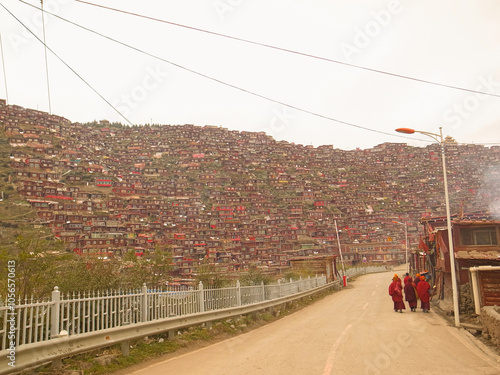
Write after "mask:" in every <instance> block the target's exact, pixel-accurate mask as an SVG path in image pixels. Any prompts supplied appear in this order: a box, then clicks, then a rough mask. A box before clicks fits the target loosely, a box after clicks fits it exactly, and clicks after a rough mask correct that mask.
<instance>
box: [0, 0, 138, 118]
mask: <svg viewBox="0 0 500 375" xmlns="http://www.w3.org/2000/svg"><path fill="white" fill-rule="evenodd" d="M23 3H24V2H23ZM25 4H26V3H25ZM0 5H1V6H2V8H4V9H5V10H6V11H7V12H8V13H9V14H10V15H11V16H12V17H13V18H14V19H15V20H16V21H17V22H19V23H20V24H21V25H22V26H23V27H24V28H25V29H26V30H28V31H29V32H30V33H31V34H32V35H33V36H34V37H35V38H36V39H37V40H38V41H39V42H40V43H42V44H43V45H44V46H45V48H47V49H48V50H49V51H50V52H51V53H52V54H53V55H54V56H55V57H57V58H58V59H59V61H61V62H62V63H63V64H64V65H65V66H66V67H67V68H68V69H69V70H71V71H72V72H73V73H74V74H75V75H76V76H77V77H78V78H80V79H81V80H82V81H83V83H85V84H86V85H87V86H88V87H89V88H90V89H91V90H92V91H94V92H95V93H96V94H97V95H98V96H99V97H100V98H101V99H102V100H104V101H105V102H106V103H107V104H108V105H109V106H110V107H111V108H113V109H114V110H115V111H116V113H118V114H119V115H120V116H121V117H122V118H124V119H125V121H127V122H128V123H129V124H130V125H134V124H133V123H132V122H131V121H130V120H129V119H128V118H126V117H125V116H124V115H123V114H122V113H121V112H120V111H119V110H118V109H116V108H115V107H114V106H113V105H112V104H111V103H110V102H109V101H108V100H107V99H106V98H105V97H104V96H102V95H101V94H100V93H99V92H98V91H97V90H96V89H95V88H94V87H93V86H92V85H91V84H90V83H88V82H87V81H86V80H85V79H84V78H83V77H82V76H81V75H80V74H78V73H77V72H76V71H75V70H74V69H73V68H72V67H71V66H69V65H68V64H67V63H66V61H64V60H63V59H62V58H61V57H59V55H58V54H57V53H55V52H54V51H53V50H52V49H51V48H50V47H49V46H47V45H46V44H45V43H44V42H43V41H42V40H41V39H40V38H39V37H38V36H37V35H36V34H35V33H34V32H33V31H31V30H30V28H29V27H27V26H26V25H25V24H24V23H23V22H22V21H21V20H19V18H17V17H16V16H15V15H14V14H13V13H12V12H11V11H10V10H8V9H7V8H6V7H5V6H4V5H3V4H2V3H0ZM35 8H37V9H40V10H42V12H45V10H43V9H41V8H38V7H35ZM47 13H48V12H47Z"/></svg>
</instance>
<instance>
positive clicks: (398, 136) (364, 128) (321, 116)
mask: <svg viewBox="0 0 500 375" xmlns="http://www.w3.org/2000/svg"><path fill="white" fill-rule="evenodd" d="M19 1H20V2H21V3H23V4H26V5H28V6H30V7H33V8H35V9H40V8H38V7H36V6H34V5H32V4H29V3H27V2H25V1H23V0H19ZM43 12H45V13H47V14H50V15H51V16H53V17H56V18H59V19H60V20H62V21H64V22H67V23H70V24H72V25H74V26H76V27H79V28H81V29H83V30H86V31H88V32H91V33H93V34H96V35H98V36H100V37H102V38H105V39H108V40H110V41H112V42H115V43H118V44H120V45H122V46H124V47H127V48H130V49H132V50H134V51H137V52H139V53H142V54H145V55H147V56H150V57H152V58H154V59H157V60H160V61H163V62H165V63H167V64H170V65H172V66H175V67H177V68H179V69H183V70H185V71H188V72H190V73H192V74H195V75H198V76H200V77H203V78H206V79H209V80H211V81H214V82H217V83H219V84H221V85H224V86H227V87H231V88H233V89H236V90H239V91H242V92H244V93H247V94H249V95H253V96H256V97H258V98H261V99H264V100H267V101H270V102H273V103H277V104H280V105H283V106H285V107H288V108H292V109H295V110H297V111H300V112H304V113H307V114H310V115H313V116H316V117H319V118H323V119H326V120H329V121H335V122H337V123H340V124H344V125H347V126H351V127H354V128H358V129H362V130H366V131H370V132H374V133H379V134H384V135H389V136H391V137H397V138H404V139H411V140H416V139H415V138H412V137H407V136H402V135H398V134H392V133H387V132H383V131H381V130H377V129H371V128H368V127H365V126H361V125H357V124H354V123H350V122H347V121H342V120H339V119H336V118H333V117H329V116H325V115H322V114H320V113H317V112H313V111H310V110H307V109H304V108H300V107H298V106H295V105H291V104H288V103H285V102H283V101H280V100H277V99H273V98H270V97H268V96H265V95H263V94H259V93H256V92H253V91H250V90H247V89H244V88H242V87H239V86H236V85H233V84H231V83H228V82H225V81H222V80H221V79H218V78H215V77H212V76H209V75H207V74H204V73H200V72H198V71H196V70H193V69H190V68H187V67H185V66H183V65H180V64H177V63H174V62H172V61H169V60H166V59H164V58H162V57H159V56H156V55H154V54H152V53H150V52H146V51H144V50H142V49H140V48H137V47H134V46H131V45H129V44H127V43H124V42H121V41H119V40H116V39H114V38H111V37H109V36H107V35H104V34H102V33H99V32H97V31H95V30H92V29H89V28H87V27H85V26H82V25H80V24H77V23H75V22H73V21H70V20H68V19H65V18H63V17H61V16H58V15H57V14H54V13H51V12H48V11H46V10H43ZM122 116H123V115H122ZM419 140H420V141H424V142H429V140H424V139H419Z"/></svg>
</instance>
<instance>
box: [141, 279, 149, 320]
mask: <svg viewBox="0 0 500 375" xmlns="http://www.w3.org/2000/svg"><path fill="white" fill-rule="evenodd" d="M147 321H148V287H147V286H146V283H144V284H142V293H141V322H147Z"/></svg>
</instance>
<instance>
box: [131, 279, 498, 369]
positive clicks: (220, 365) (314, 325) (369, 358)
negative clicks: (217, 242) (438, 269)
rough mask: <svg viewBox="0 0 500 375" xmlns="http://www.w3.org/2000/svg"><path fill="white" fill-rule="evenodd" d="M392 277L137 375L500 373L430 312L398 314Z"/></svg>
mask: <svg viewBox="0 0 500 375" xmlns="http://www.w3.org/2000/svg"><path fill="white" fill-rule="evenodd" d="M401 272H402V271H401ZM392 275H393V273H392V272H391V273H379V274H370V275H365V276H362V277H360V278H358V279H357V280H355V281H353V282H352V283H350V284H349V286H348V287H347V288H344V289H343V290H342V291H340V292H338V293H335V294H332V295H330V296H328V297H326V298H324V299H322V300H321V301H318V302H316V303H315V304H314V305H312V306H309V307H307V308H305V309H302V310H300V311H298V312H296V313H294V314H292V315H289V316H287V317H285V318H283V319H280V320H278V321H276V322H274V323H271V324H269V325H266V326H264V327H261V328H259V329H256V330H254V331H252V332H249V333H246V334H244V335H241V336H238V337H235V338H232V339H229V340H226V341H223V342H220V343H217V344H214V345H212V346H209V347H206V348H203V349H200V350H197V351H194V352H191V353H188V354H184V355H182V356H179V357H175V358H171V359H168V360H165V361H163V362H157V363H155V364H153V365H149V366H147V367H145V368H144V369H142V370H140V371H135V372H133V374H135V375H156V374H158V375H159V374H176V375H184V374H195V375H223V374H227V375H255V374H266V375H273V374H278V375H281V374H286V375H313V374H317V375H330V374H347V375H350V374H384V375H385V374H398V375H401V374H403V373H408V374H415V373H425V374H440V375H441V374H468V375H470V374H500V362H498V360H500V358H499V357H498V356H496V355H494V354H493V353H492V352H491V351H488V350H487V348H484V347H483V346H482V345H480V343H478V342H477V341H476V339H474V338H472V337H471V336H470V335H469V334H468V333H466V332H464V331H463V330H461V329H456V328H455V327H451V326H449V325H448V324H447V323H446V321H445V320H444V319H443V318H441V317H440V316H438V315H437V314H436V313H435V312H433V311H432V310H431V312H430V313H429V314H424V313H422V312H421V310H420V311H417V312H415V313H413V312H411V311H410V310H409V309H407V310H406V311H405V312H404V313H402V314H400V313H395V312H394V311H393V305H392V300H391V298H390V296H389V295H388V293H387V289H388V286H389V283H390V282H391V278H392ZM476 343H478V346H477V345H476ZM481 349H484V350H481Z"/></svg>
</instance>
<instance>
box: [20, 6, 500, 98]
mask: <svg viewBox="0 0 500 375" xmlns="http://www.w3.org/2000/svg"><path fill="white" fill-rule="evenodd" d="M75 1H76V2H78V3H82V4H87V5H91V6H94V7H98V8H103V9H108V10H111V11H114V12H119V13H123V14H128V15H131V16H134V17H140V18H144V19H148V20H151V21H156V22H161V23H165V24H169V25H172V26H176V27H182V28H185V29H189V30H194V31H199V32H202V33H206V34H211V35H215V36H219V37H222V38H227V39H233V40H237V41H239V42H244V43H249V44H254V45H258V46H261V47H266V48H272V49H275V50H279V51H283V52H288V53H293V54H296V55H300V56H305V57H310V58H313V59H317V60H322V61H327V62H331V63H334V64H339V65H345V66H349V67H351V68H355V69H362V70H366V71H369V72H373V73H378V74H384V75H388V76H392V77H397V78H402V79H406V80H411V81H416V82H421V83H426V84H429V85H435V86H441V87H446V88H449V89H454V90H460V91H467V92H472V93H475V94H481V95H488V96H495V97H497V98H500V95H499V94H494V93H491V92H485V91H479V90H472V89H468V88H464V87H459V86H453V85H447V84H444V83H439V82H434V81H429V80H425V79H421V78H415V77H410V76H406V75H402V74H396V73H391V72H386V71H384V70H379V69H373V68H368V67H366V66H361V65H355V64H351V63H347V62H343V61H339V60H333V59H329V58H327V57H321V56H316V55H312V54H309V53H304V52H299V51H295V50H291V49H287V48H282V47H277V46H273V45H271V44H266V43H260V42H255V41H253V40H249V39H244V38H239V37H235V36H231V35H227V34H222V33H217V32H215V31H209V30H204V29H200V28H198V27H193V26H187V25H183V24H180V23H176V22H171V21H166V20H163V19H160V18H155V17H150V16H145V15H143V14H139V13H134V12H129V11H126V10H122V9H117V8H111V7H108V6H105V5H100V4H94V3H91V2H88V1H83V0H75ZM22 2H24V1H22Z"/></svg>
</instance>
